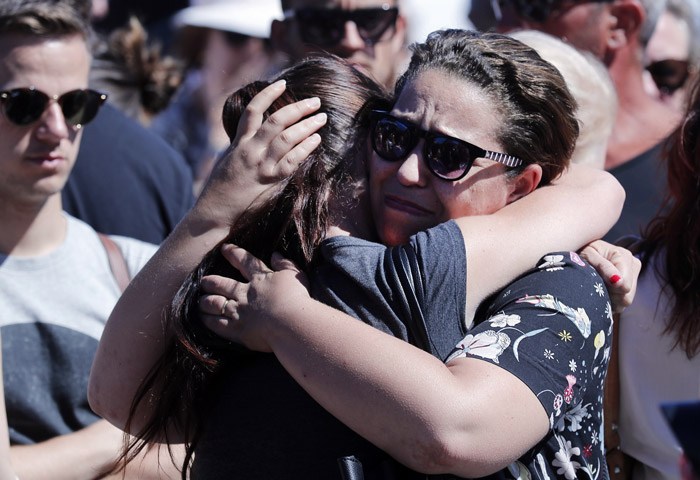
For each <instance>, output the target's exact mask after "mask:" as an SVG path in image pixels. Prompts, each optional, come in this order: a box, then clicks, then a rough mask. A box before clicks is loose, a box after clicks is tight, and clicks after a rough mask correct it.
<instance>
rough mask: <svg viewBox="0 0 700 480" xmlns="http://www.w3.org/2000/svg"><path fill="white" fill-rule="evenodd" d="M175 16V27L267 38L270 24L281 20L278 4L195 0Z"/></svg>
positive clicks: (255, 0)
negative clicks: (200, 28) (190, 27)
mask: <svg viewBox="0 0 700 480" xmlns="http://www.w3.org/2000/svg"><path fill="white" fill-rule="evenodd" d="M194 3H195V5H193V6H191V7H188V8H185V9H183V10H181V11H180V12H178V13H177V14H176V15H175V19H174V21H175V25H176V26H179V27H181V26H185V25H189V26H193V27H204V28H212V29H215V30H223V31H226V32H234V33H240V34H243V35H248V36H251V37H258V38H269V37H270V24H271V23H272V20H274V19H281V18H283V15H282V7H281V6H280V0H199V1H196V2H194Z"/></svg>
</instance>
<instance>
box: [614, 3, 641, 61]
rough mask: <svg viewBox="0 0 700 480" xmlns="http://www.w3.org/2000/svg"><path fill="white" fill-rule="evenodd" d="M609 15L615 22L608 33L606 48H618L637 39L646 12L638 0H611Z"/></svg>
mask: <svg viewBox="0 0 700 480" xmlns="http://www.w3.org/2000/svg"><path fill="white" fill-rule="evenodd" d="M610 15H611V16H612V17H613V18H614V19H615V22H614V25H613V26H612V28H611V29H610V32H609V35H608V41H607V46H608V49H610V50H619V49H620V48H622V47H624V46H625V45H627V44H629V43H631V42H632V41H634V40H638V39H639V32H640V31H641V29H642V24H643V23H644V21H645V20H646V12H645V10H644V7H642V5H641V4H640V3H639V1H638V0H622V1H616V2H613V3H612V4H611V5H610Z"/></svg>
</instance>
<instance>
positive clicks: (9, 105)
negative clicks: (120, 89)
mask: <svg viewBox="0 0 700 480" xmlns="http://www.w3.org/2000/svg"><path fill="white" fill-rule="evenodd" d="M51 100H55V101H56V103H58V104H59V105H60V106H61V111H62V112H63V116H64V118H65V119H66V123H68V124H70V125H73V126H76V127H78V128H80V127H81V126H82V125H85V124H86V123H88V122H90V121H91V120H92V119H94V118H95V115H97V111H98V110H99V109H100V106H101V105H102V104H103V103H104V102H105V100H107V94H105V93H101V92H97V91H95V90H90V89H80V90H71V91H70V92H66V93H64V94H63V95H60V96H58V95H54V96H49V95H47V94H46V93H44V92H42V91H41V90H37V89H35V88H33V87H30V88H15V89H12V90H5V91H3V92H0V103H2V109H3V112H4V114H5V117H7V119H8V120H9V121H11V122H12V123H14V124H15V125H29V124H30V123H33V122H36V121H37V120H39V119H40V118H41V116H42V115H43V114H44V112H45V111H46V108H47V107H48V106H49V102H50V101H51Z"/></svg>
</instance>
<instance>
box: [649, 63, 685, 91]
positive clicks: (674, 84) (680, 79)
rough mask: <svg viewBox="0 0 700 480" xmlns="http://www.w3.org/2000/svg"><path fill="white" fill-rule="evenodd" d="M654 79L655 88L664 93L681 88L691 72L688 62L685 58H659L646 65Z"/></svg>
mask: <svg viewBox="0 0 700 480" xmlns="http://www.w3.org/2000/svg"><path fill="white" fill-rule="evenodd" d="M646 69H647V71H648V72H649V73H650V74H651V78H653V79H654V83H655V84H656V88H658V89H659V91H660V92H662V93H665V94H666V95H673V93H674V92H675V91H676V90H678V89H679V88H682V87H683V85H685V83H686V82H687V81H688V78H689V77H690V73H691V67H690V63H688V61H687V60H670V59H668V60H659V61H656V62H652V63H650V64H649V65H647V67H646Z"/></svg>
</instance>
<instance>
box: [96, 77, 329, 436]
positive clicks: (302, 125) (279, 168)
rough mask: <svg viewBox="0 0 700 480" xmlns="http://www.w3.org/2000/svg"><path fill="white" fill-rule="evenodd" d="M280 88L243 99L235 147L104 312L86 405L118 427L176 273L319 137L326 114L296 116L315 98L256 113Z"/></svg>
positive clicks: (149, 359)
mask: <svg viewBox="0 0 700 480" xmlns="http://www.w3.org/2000/svg"><path fill="white" fill-rule="evenodd" d="M283 90H284V84H283V82H277V83H275V84H273V85H271V86H269V87H267V88H266V89H265V90H263V91H262V92H261V93H260V94H259V95H257V96H256V97H255V98H254V99H253V100H252V101H251V102H250V103H249V105H248V107H247V108H246V112H245V114H244V115H243V116H242V118H241V121H240V124H239V128H238V132H237V135H236V139H235V140H234V142H233V145H235V148H231V149H230V150H229V151H228V152H227V154H226V155H225V156H224V157H223V158H222V159H221V160H220V161H219V162H218V164H217V165H216V167H215V169H214V172H213V174H212V176H211V177H210V180H209V181H208V183H207V185H206V186H205V188H204V189H203V191H202V193H201V195H200V197H199V198H198V200H197V202H196V204H195V206H194V207H193V208H192V210H191V211H190V212H189V213H188V214H187V215H186V216H185V218H184V219H183V220H182V221H181V222H180V223H179V224H178V225H177V227H176V228H175V230H174V231H173V233H172V234H171V235H170V236H169V237H168V238H167V239H166V240H165V241H164V243H163V245H162V246H161V248H160V249H159V250H158V252H156V254H155V255H154V256H153V258H152V259H151V260H150V261H149V262H148V264H147V265H146V266H145V267H144V268H143V269H142V270H141V272H140V273H139V274H138V275H137V276H136V277H135V278H134V279H133V281H132V282H131V284H130V285H129V287H128V288H127V289H126V291H125V292H124V294H123V295H122V297H121V299H120V300H119V302H118V303H117V305H116V306H115V308H114V310H113V312H112V314H111V315H110V318H109V320H108V322H107V325H106V327H105V330H104V333H103V335H102V338H101V340H100V344H99V347H98V350H97V354H96V356H95V360H94V363H93V367H92V372H91V375H90V384H89V391H88V396H89V400H90V405H91V407H92V408H93V409H94V410H95V411H96V412H97V413H98V414H100V415H101V416H102V417H104V418H106V419H107V420H109V421H110V422H111V423H113V424H114V425H116V426H117V427H119V428H124V427H125V422H126V419H127V417H128V412H129V408H130V405H131V402H132V399H133V398H134V396H135V392H136V390H137V388H138V386H139V385H140V383H141V382H142V380H143V379H144V378H145V376H146V375H147V373H148V371H149V370H150V368H151V367H152V366H153V365H154V364H155V362H157V360H158V359H159V358H160V356H161V355H162V353H163V350H164V347H165V345H166V344H167V342H168V341H169V339H170V335H171V332H170V331H169V330H168V327H167V325H165V326H164V325H163V323H162V317H163V312H164V310H165V309H166V308H167V307H168V305H169V304H170V302H171V300H172V298H173V296H174V294H175V292H176V291H177V289H178V288H179V287H180V285H181V284H182V282H183V280H184V279H185V278H186V276H187V275H188V274H189V272H190V271H191V270H192V269H193V268H194V267H196V266H197V265H198V263H199V262H200V261H201V259H202V258H203V256H204V255H205V254H206V253H207V252H209V251H210V250H211V249H212V248H213V247H214V246H216V245H217V244H218V243H219V242H221V241H222V240H223V239H225V238H226V237H227V236H228V234H229V230H230V228H231V225H232V224H233V223H234V222H235V221H236V219H237V218H238V217H239V216H240V215H241V213H243V212H244V211H245V209H247V208H248V207H249V206H250V204H251V203H252V202H254V201H255V200H256V199H259V198H261V197H262V196H264V195H265V193H266V192H268V191H269V189H271V188H273V187H274V185H275V184H276V183H277V182H278V181H279V180H280V179H282V178H284V177H286V176H288V175H289V174H290V173H291V172H293V171H294V169H296V166H297V165H298V164H299V162H300V161H302V160H304V159H305V158H306V157H307V156H308V154H309V153H310V152H311V151H312V150H313V149H314V148H316V146H318V144H319V143H320V138H319V136H318V135H317V134H314V132H315V131H316V130H318V129H319V128H320V127H321V126H322V125H323V124H324V123H325V120H326V117H325V114H317V115H314V116H312V117H310V118H308V119H306V120H303V121H301V122H299V120H300V119H301V118H303V117H305V116H307V115H309V114H312V113H313V112H314V111H316V110H317V109H318V107H319V106H320V103H319V102H318V99H309V100H302V101H300V102H297V103H295V104H292V105H288V106H286V107H284V108H281V109H279V110H278V111H277V112H275V113H274V114H273V115H271V116H270V117H269V118H268V119H267V120H266V121H264V122H263V113H264V112H265V111H266V110H267V109H268V108H269V106H270V105H271V104H272V102H273V101H274V100H275V99H276V98H277V97H278V96H279V95H280V94H281V93H282V92H283ZM297 122H299V123H297ZM144 403H146V402H144ZM143 408H144V409H147V408H148V407H147V406H146V405H144V406H143ZM149 413H150V412H148V411H146V410H142V411H140V412H138V416H137V418H135V419H134V423H133V424H132V425H131V428H132V431H136V432H137V431H139V429H140V428H141V420H142V419H143V418H146V417H147V416H148V415H149Z"/></svg>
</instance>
